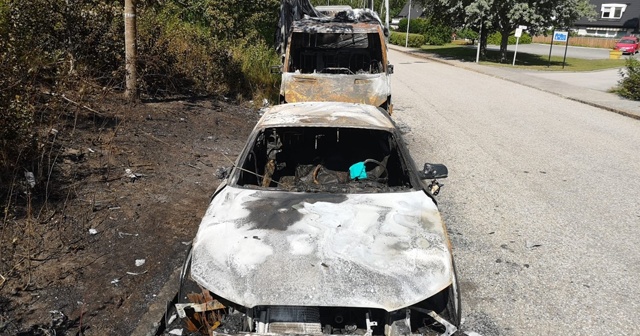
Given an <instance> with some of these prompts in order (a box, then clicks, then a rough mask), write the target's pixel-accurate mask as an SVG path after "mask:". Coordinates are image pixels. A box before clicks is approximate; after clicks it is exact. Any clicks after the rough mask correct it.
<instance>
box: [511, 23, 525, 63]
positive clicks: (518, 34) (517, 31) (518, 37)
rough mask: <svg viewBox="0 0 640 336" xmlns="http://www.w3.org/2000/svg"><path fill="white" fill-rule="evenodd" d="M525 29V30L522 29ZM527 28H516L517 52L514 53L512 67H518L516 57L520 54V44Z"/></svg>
mask: <svg viewBox="0 0 640 336" xmlns="http://www.w3.org/2000/svg"><path fill="white" fill-rule="evenodd" d="M522 27H525V28H522ZM526 27H527V26H520V27H518V28H516V33H515V36H516V50H515V52H514V53H513V64H511V66H515V65H516V55H517V54H518V44H519V43H520V36H522V30H523V29H526Z"/></svg>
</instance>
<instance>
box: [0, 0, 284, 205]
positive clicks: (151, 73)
mask: <svg viewBox="0 0 640 336" xmlns="http://www.w3.org/2000/svg"><path fill="white" fill-rule="evenodd" d="M279 4H280V1H278V0H254V1H244V0H166V1H161V2H160V1H155V0H154V1H152V0H140V1H138V8H137V9H138V13H137V17H138V64H137V66H138V69H139V81H138V85H139V87H140V88H141V89H142V92H143V94H144V93H146V94H147V95H146V96H145V97H151V96H157V95H159V96H167V95H173V94H199V95H235V96H234V97H239V98H254V97H262V96H265V97H268V96H271V95H273V91H274V86H276V84H274V83H275V82H277V78H274V76H271V75H270V74H269V67H268V65H271V64H277V57H276V56H275V55H274V53H273V51H272V47H270V45H272V40H273V36H274V29H275V23H276V21H277V17H278V10H279ZM122 18H123V6H122V2H121V1H119V0H0V110H1V111H2V113H1V114H0V189H2V190H3V191H4V190H6V188H5V181H6V176H8V174H9V173H10V172H15V171H18V170H16V169H17V168H18V167H22V168H24V169H26V168H25V167H29V168H28V169H29V170H32V169H33V170H34V171H35V170H37V169H38V167H36V166H37V165H38V160H37V156H38V155H36V154H37V153H36V149H37V150H43V149H42V146H41V145H42V143H41V142H39V141H42V140H41V138H42V137H41V136H40V137H39V135H38V132H37V128H36V127H38V123H39V124H40V125H46V124H47V123H50V121H49V120H50V119H52V118H56V117H57V116H58V115H63V114H65V113H66V111H65V107H64V106H66V104H67V103H68V102H66V101H64V100H63V99H62V98H60V97H61V95H62V94H65V93H67V94H68V93H73V94H74V95H75V96H76V97H77V98H74V99H78V100H79V103H82V99H84V98H83V97H84V93H85V92H86V90H89V89H87V88H96V89H97V90H100V91H99V92H107V91H112V90H115V91H119V90H122V88H123V86H124V84H123V82H124V74H125V73H124V52H123V51H124V22H123V21H124V20H123V19H122ZM95 91H96V90H94V92H95ZM143 96H144V95H143ZM0 193H2V192H0Z"/></svg>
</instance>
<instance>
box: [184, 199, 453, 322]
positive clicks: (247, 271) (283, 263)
mask: <svg viewBox="0 0 640 336" xmlns="http://www.w3.org/2000/svg"><path fill="white" fill-rule="evenodd" d="M222 209H224V211H221V210H222ZM446 244H447V243H446V237H445V233H444V231H443V225H442V220H441V218H440V214H439V212H438V209H437V208H436V206H435V204H434V203H433V201H432V200H431V198H429V197H428V196H427V195H426V194H425V193H424V192H422V191H413V192H401V193H394V194H352V195H346V196H345V195H328V196H327V195H320V196H317V195H314V194H307V193H290V192H282V191H256V190H244V189H239V188H233V187H227V188H225V189H223V190H222V191H221V192H220V193H219V194H218V195H217V196H216V197H215V198H214V199H213V201H212V202H211V205H210V206H209V210H208V211H207V213H206V215H205V216H204V218H203V219H202V223H201V224H200V229H199V230H198V234H197V236H196V239H195V241H194V245H193V252H192V253H193V257H192V258H193V260H192V264H191V276H192V277H193V279H195V280H196V281H197V282H198V283H199V284H201V285H202V286H204V287H205V288H207V289H208V290H210V291H212V292H214V293H216V294H218V295H220V296H221V297H224V298H225V299H227V300H230V301H233V302H235V303H237V304H240V305H242V306H245V307H254V306H260V305H285V306H340V307H370V308H381V309H385V310H387V311H393V310H396V309H400V308H403V307H407V306H410V305H412V304H415V303H418V302H420V301H422V300H424V299H426V298H428V297H430V296H432V295H434V294H436V293H438V292H439V291H441V290H443V289H444V288H446V287H447V286H449V285H451V282H452V280H453V279H452V277H453V275H452V272H451V267H450V265H451V256H450V254H449V249H448V247H447V245H446Z"/></svg>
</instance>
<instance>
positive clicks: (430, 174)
mask: <svg viewBox="0 0 640 336" xmlns="http://www.w3.org/2000/svg"><path fill="white" fill-rule="evenodd" d="M447 176H449V170H448V169H447V166H445V165H443V164H440V163H425V164H424V168H422V171H421V172H420V179H421V180H432V179H441V178H446V177H447Z"/></svg>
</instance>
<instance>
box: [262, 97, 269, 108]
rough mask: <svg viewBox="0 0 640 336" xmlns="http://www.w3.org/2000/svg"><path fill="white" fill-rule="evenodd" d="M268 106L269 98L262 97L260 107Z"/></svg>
mask: <svg viewBox="0 0 640 336" xmlns="http://www.w3.org/2000/svg"><path fill="white" fill-rule="evenodd" d="M268 106H269V99H267V98H262V107H268Z"/></svg>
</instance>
